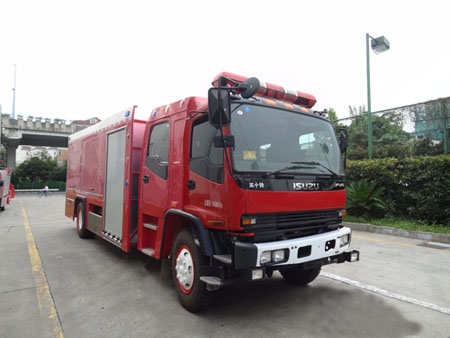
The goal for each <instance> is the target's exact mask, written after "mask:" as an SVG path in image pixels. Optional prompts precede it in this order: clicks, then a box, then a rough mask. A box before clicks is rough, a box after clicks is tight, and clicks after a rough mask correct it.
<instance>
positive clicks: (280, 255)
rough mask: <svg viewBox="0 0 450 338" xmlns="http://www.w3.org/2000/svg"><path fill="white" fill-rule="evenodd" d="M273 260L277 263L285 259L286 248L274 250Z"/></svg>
mask: <svg viewBox="0 0 450 338" xmlns="http://www.w3.org/2000/svg"><path fill="white" fill-rule="evenodd" d="M272 260H273V261H274V262H275V263H277V262H282V261H284V250H276V251H273V252H272Z"/></svg>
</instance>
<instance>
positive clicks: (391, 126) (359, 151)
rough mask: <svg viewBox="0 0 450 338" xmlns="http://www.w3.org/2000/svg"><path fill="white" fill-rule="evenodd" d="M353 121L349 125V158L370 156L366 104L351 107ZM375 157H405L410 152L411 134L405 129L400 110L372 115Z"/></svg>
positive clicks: (358, 158)
mask: <svg viewBox="0 0 450 338" xmlns="http://www.w3.org/2000/svg"><path fill="white" fill-rule="evenodd" d="M349 110H350V115H351V116H352V123H351V124H350V126H349V127H348V139H349V140H348V143H349V147H348V158H349V159H353V160H361V159H364V158H367V157H368V121H367V113H366V112H365V111H364V110H365V107H364V106H359V107H358V108H356V107H349ZM372 137H373V146H374V157H375V158H385V157H405V156H408V155H409V154H410V152H411V151H410V147H409V145H408V143H407V141H408V139H409V138H410V136H409V134H408V133H407V132H406V131H404V130H403V117H402V115H401V114H400V113H398V112H394V111H393V112H387V113H384V114H383V115H377V114H373V115H372Z"/></svg>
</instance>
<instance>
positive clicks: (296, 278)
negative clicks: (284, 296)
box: [280, 266, 321, 285]
mask: <svg viewBox="0 0 450 338" xmlns="http://www.w3.org/2000/svg"><path fill="white" fill-rule="evenodd" d="M320 269H321V268H320V267H318V268H313V269H309V270H303V267H302V266H295V267H292V268H286V269H282V270H280V273H281V275H282V276H283V278H284V279H285V280H286V281H288V282H289V283H292V284H295V285H307V284H309V283H311V282H312V281H313V280H314V279H316V278H317V276H318V275H319V273H320Z"/></svg>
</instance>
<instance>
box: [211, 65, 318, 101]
mask: <svg viewBox="0 0 450 338" xmlns="http://www.w3.org/2000/svg"><path fill="white" fill-rule="evenodd" d="M219 80H220V81H221V83H220V85H221V86H222V87H231V88H233V87H236V86H239V85H240V84H243V83H245V82H246V81H247V80H254V81H257V82H254V83H259V89H257V90H256V92H255V94H254V96H259V97H265V98H272V99H276V100H280V101H284V102H290V103H294V104H297V105H299V106H301V107H305V108H312V107H313V106H314V105H315V104H316V102H317V100H316V98H315V97H314V96H313V95H311V94H306V93H303V92H300V91H297V90H287V89H285V88H284V87H281V86H278V85H274V84H272V83H268V82H259V81H258V80H256V79H255V78H250V79H249V78H247V77H245V76H241V75H236V74H232V73H228V72H222V73H220V74H218V75H216V77H215V78H214V80H213V82H212V85H213V86H214V87H219ZM247 82H248V81H247Z"/></svg>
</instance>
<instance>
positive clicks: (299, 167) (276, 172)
mask: <svg viewBox="0 0 450 338" xmlns="http://www.w3.org/2000/svg"><path fill="white" fill-rule="evenodd" d="M291 163H293V164H312V163H311V162H291ZM304 168H311V167H307V166H304V165H292V166H290V167H285V168H281V169H278V170H275V171H269V172H266V173H265V174H264V175H263V177H267V176H270V175H276V174H279V173H281V172H283V171H286V170H294V169H304Z"/></svg>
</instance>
